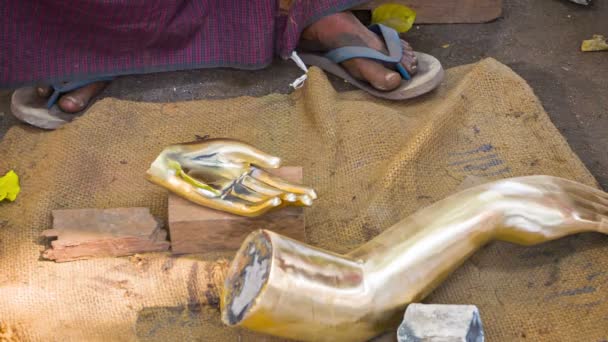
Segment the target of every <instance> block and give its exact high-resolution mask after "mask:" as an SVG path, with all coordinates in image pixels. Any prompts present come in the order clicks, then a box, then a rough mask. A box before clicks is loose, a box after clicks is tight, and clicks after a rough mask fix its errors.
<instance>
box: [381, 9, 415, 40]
mask: <svg viewBox="0 0 608 342" xmlns="http://www.w3.org/2000/svg"><path fill="white" fill-rule="evenodd" d="M415 20H416V12H415V11H414V10H413V9H411V8H409V7H407V6H403V5H398V4H384V5H380V6H378V7H376V9H374V11H373V12H372V24H382V25H385V26H388V27H390V28H393V29H395V30H396V31H397V32H399V33H404V32H407V31H409V30H410V29H411V28H412V26H414V21H415Z"/></svg>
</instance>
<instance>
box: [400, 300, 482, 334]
mask: <svg viewBox="0 0 608 342" xmlns="http://www.w3.org/2000/svg"><path fill="white" fill-rule="evenodd" d="M397 340H398V341H399V342H483V341H484V335H483V325H482V324H481V318H480V316H479V310H478V309H477V307H476V306H474V305H440V304H410V305H409V306H408V308H407V310H406V311H405V314H404V316H403V322H402V323H401V325H400V326H399V329H398V330H397Z"/></svg>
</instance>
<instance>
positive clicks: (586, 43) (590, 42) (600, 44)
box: [581, 34, 608, 52]
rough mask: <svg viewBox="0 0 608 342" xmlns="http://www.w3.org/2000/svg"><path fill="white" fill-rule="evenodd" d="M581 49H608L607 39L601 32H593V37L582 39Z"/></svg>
mask: <svg viewBox="0 0 608 342" xmlns="http://www.w3.org/2000/svg"><path fill="white" fill-rule="evenodd" d="M581 51H585V52H587V51H608V39H606V37H604V36H602V35H601V34H594V35H593V38H591V39H587V40H583V43H582V44H581Z"/></svg>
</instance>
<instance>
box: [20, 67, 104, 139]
mask: <svg viewBox="0 0 608 342" xmlns="http://www.w3.org/2000/svg"><path fill="white" fill-rule="evenodd" d="M112 79H113V77H100V78H96V79H91V80H86V81H74V82H67V83H64V84H56V85H53V86H52V88H53V94H52V95H51V96H50V97H49V98H48V99H44V98H42V97H40V95H38V93H37V92H36V87H24V88H19V89H17V90H15V92H14V93H13V96H12V97H11V112H12V113H13V115H14V116H15V117H16V118H17V119H19V120H21V121H23V122H26V123H28V124H30V125H32V126H36V127H38V128H43V129H49V130H52V129H56V128H58V127H60V126H63V125H65V124H66V123H68V122H70V121H72V120H73V119H74V118H75V117H76V116H77V115H75V114H68V113H65V112H64V111H62V110H61V109H60V108H59V106H58V105H57V100H58V99H59V96H61V95H62V94H64V93H67V92H70V91H72V90H75V89H78V88H81V87H84V86H86V85H89V84H91V83H94V82H100V81H111V80H112ZM92 102H93V101H92V99H91V101H89V104H90V103H92ZM89 104H87V106H86V107H85V108H83V111H84V110H85V109H86V108H87V107H88V106H89Z"/></svg>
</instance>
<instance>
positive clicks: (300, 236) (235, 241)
mask: <svg viewBox="0 0 608 342" xmlns="http://www.w3.org/2000/svg"><path fill="white" fill-rule="evenodd" d="M273 173H274V174H275V175H277V176H280V177H282V178H284V179H285V180H288V181H290V182H295V183H300V182H301V181H302V168H301V167H299V166H297V167H296V166H293V167H282V168H280V169H277V170H275V171H274V172H273ZM304 225H305V222H304V208H302V207H285V208H282V209H278V210H274V211H271V212H269V213H266V214H264V215H262V216H259V217H243V216H238V215H234V214H230V213H226V212H223V211H218V210H213V209H210V208H206V207H203V206H200V205H198V204H195V203H192V202H190V201H188V200H186V199H184V198H181V197H179V196H177V195H175V194H173V193H170V194H169V234H170V235H171V250H172V252H173V253H174V254H185V253H202V252H209V251H236V250H237V249H238V248H239V247H240V246H241V243H242V242H243V240H244V239H245V237H247V235H249V233H251V232H252V231H254V230H257V229H269V230H272V231H275V232H277V233H279V234H283V235H286V236H289V237H291V238H294V239H297V240H300V241H304V240H305V239H306V233H305V229H304Z"/></svg>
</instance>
